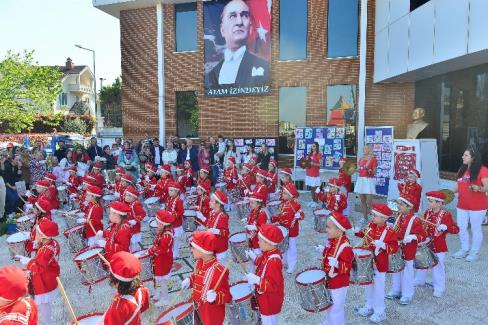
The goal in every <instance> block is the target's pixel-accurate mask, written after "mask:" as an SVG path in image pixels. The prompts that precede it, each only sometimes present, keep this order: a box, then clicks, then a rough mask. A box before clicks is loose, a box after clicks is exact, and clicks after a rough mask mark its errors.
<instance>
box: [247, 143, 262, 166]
mask: <svg viewBox="0 0 488 325" xmlns="http://www.w3.org/2000/svg"><path fill="white" fill-rule="evenodd" d="M243 156H244V158H243V163H244V164H247V163H248V162H249V160H251V159H254V160H257V158H258V156H257V155H256V152H255V151H254V147H253V146H252V145H251V144H248V145H246V153H245V154H244V155H243Z"/></svg>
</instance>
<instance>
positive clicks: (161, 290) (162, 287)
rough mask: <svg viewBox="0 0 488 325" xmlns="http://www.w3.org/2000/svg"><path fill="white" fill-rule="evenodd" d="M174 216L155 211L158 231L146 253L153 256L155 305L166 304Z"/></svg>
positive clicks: (164, 211) (166, 212)
mask: <svg viewBox="0 0 488 325" xmlns="http://www.w3.org/2000/svg"><path fill="white" fill-rule="evenodd" d="M174 220H175V218H174V216H173V215H172V214H171V213H169V212H168V211H166V210H159V211H157V212H156V221H157V223H158V233H157V234H156V237H155V238H154V241H153V245H152V247H151V248H149V250H148V253H149V254H150V255H151V256H153V259H152V262H153V272H154V290H155V294H154V300H155V301H156V303H155V306H156V307H162V306H164V305H167V304H168V302H169V301H168V298H169V297H168V280H169V278H170V273H171V267H172V266H173V237H174V230H173V226H171V224H172V223H173V222H174Z"/></svg>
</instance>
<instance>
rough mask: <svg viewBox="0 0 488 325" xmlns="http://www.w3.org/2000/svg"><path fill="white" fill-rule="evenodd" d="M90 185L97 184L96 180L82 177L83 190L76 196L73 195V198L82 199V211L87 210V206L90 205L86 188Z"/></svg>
mask: <svg viewBox="0 0 488 325" xmlns="http://www.w3.org/2000/svg"><path fill="white" fill-rule="evenodd" d="M88 186H95V181H94V180H93V179H91V178H88V177H83V178H82V179H81V191H80V194H79V195H78V196H77V197H76V196H75V195H73V197H72V199H74V200H78V201H80V210H81V211H82V212H85V214H86V212H87V210H86V208H87V207H88V203H87V202H86V190H87V188H88Z"/></svg>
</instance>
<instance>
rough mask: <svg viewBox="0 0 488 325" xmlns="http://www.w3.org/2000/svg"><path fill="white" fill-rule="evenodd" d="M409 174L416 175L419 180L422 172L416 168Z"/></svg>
mask: <svg viewBox="0 0 488 325" xmlns="http://www.w3.org/2000/svg"><path fill="white" fill-rule="evenodd" d="M408 173H409V174H412V175H415V176H416V177H417V178H420V172H419V171H418V170H416V169H415V168H412V169H410V170H409V171H408Z"/></svg>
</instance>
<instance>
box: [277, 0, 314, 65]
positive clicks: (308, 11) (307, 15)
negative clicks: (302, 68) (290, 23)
mask: <svg viewBox="0 0 488 325" xmlns="http://www.w3.org/2000/svg"><path fill="white" fill-rule="evenodd" d="M287 1H296V0H287ZM302 1H305V5H306V8H307V13H306V18H305V36H306V37H305V57H304V58H300V59H291V58H290V59H283V58H282V57H281V52H282V51H281V44H282V42H281V35H282V32H281V26H282V25H281V13H282V7H281V1H280V3H279V6H280V11H279V17H278V20H279V31H278V32H279V37H278V38H279V39H278V43H279V46H278V60H277V61H278V62H304V61H308V60H309V54H310V53H309V52H310V51H309V49H308V44H309V43H308V41H309V39H308V36H309V35H308V27H309V22H308V19H309V14H310V8H309V5H308V1H307V0H302Z"/></svg>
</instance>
